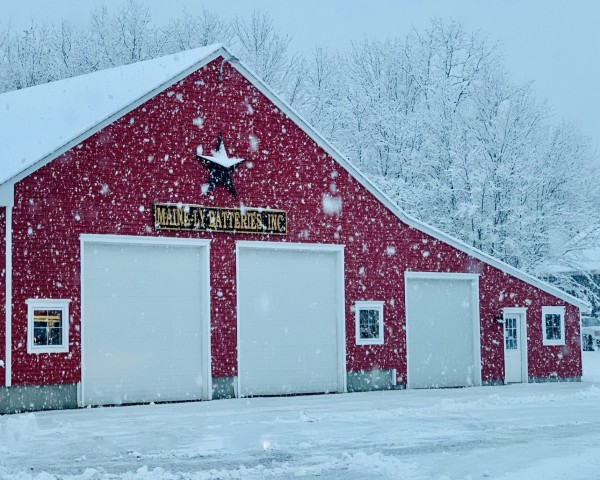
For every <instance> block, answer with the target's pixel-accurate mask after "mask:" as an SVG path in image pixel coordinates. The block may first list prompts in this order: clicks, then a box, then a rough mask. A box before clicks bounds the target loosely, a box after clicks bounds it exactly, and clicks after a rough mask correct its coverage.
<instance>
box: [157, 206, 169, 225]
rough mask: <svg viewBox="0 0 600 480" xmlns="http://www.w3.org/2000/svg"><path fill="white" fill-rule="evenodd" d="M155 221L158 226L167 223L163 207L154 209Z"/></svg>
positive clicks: (165, 210)
mask: <svg viewBox="0 0 600 480" xmlns="http://www.w3.org/2000/svg"><path fill="white" fill-rule="evenodd" d="M156 223H157V224H158V225H160V226H162V225H164V224H166V223H167V209H166V208H165V207H158V208H157V209H156Z"/></svg>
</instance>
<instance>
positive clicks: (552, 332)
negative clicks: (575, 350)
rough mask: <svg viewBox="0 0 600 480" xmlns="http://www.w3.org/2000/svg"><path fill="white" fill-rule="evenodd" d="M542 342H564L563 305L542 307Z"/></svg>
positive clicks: (561, 343)
mask: <svg viewBox="0 0 600 480" xmlns="http://www.w3.org/2000/svg"><path fill="white" fill-rule="evenodd" d="M542 343H543V344H544V345H564V344H565V307H542Z"/></svg>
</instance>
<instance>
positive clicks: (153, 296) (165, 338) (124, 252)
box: [82, 241, 210, 405]
mask: <svg viewBox="0 0 600 480" xmlns="http://www.w3.org/2000/svg"><path fill="white" fill-rule="evenodd" d="M207 248H208V247H201V246H200V247H199V246H190V245H185V246H180V245H146V244H123V243H89V242H85V241H84V247H83V255H84V256H83V261H82V265H83V321H82V347H83V349H82V370H83V371H82V402H83V404H85V405H103V404H104V405H106V404H122V403H140V402H151V401H175V400H196V399H202V398H208V392H209V388H210V378H209V374H208V372H209V371H210V370H209V365H208V364H209V363H210V360H209V359H208V354H209V352H208V350H207V349H208V348H209V347H208V345H209V343H208V335H207V333H206V331H207V328H206V323H205V322H206V321H207V318H206V316H207V314H208V308H207V305H208V303H207V302H208V298H207V267H208V266H207V250H206V249H207Z"/></svg>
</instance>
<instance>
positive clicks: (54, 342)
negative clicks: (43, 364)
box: [26, 298, 70, 353]
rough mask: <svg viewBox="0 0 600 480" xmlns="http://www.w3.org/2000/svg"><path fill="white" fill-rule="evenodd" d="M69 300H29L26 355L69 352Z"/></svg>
mask: <svg viewBox="0 0 600 480" xmlns="http://www.w3.org/2000/svg"><path fill="white" fill-rule="evenodd" d="M69 302H70V300H57V299H38V298H31V299H29V300H27V301H26V303H27V353H66V352H68V351H69Z"/></svg>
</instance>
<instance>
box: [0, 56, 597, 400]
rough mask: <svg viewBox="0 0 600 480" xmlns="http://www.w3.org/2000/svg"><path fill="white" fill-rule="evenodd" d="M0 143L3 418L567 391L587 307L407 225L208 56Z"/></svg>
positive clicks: (55, 111)
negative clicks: (432, 391) (375, 395)
mask: <svg viewBox="0 0 600 480" xmlns="http://www.w3.org/2000/svg"><path fill="white" fill-rule="evenodd" d="M0 125H1V128H0V147H1V148H0V157H1V159H0V205H1V210H0V212H1V214H0V238H2V239H3V240H2V242H1V246H0V262H1V268H2V272H3V275H2V279H1V281H2V287H1V288H0V295H1V296H2V298H1V299H0V304H1V305H2V308H3V311H2V313H1V318H2V319H3V320H2V322H0V345H1V348H0V412H9V411H23V410H28V409H44V408H66V407H76V406H84V405H100V404H122V403H138V402H150V401H178V400H197V399H211V398H224V397H232V396H251V395H283V394H298V393H317V392H346V391H361V390H372V389H403V388H435V387H462V386H471V385H486V384H501V383H509V382H528V381H529V382H535V381H548V380H578V379H580V377H581V353H580V334H579V309H580V308H582V307H584V306H585V303H583V302H581V301H580V300H578V299H576V298H574V297H572V296H570V295H567V294H566V293H564V292H562V291H560V290H558V289H556V288H555V287H553V286H551V285H548V284H546V283H543V282H541V281H540V280H538V279H535V278H533V277H531V276H529V275H527V274H525V273H523V272H521V271H519V270H516V269H514V268H512V267H510V266H508V265H506V264H504V263H502V262H500V261H498V260H496V259H494V258H492V257H490V256H488V255H486V254H484V253H482V252H480V251H478V250H475V249H473V248H471V247H469V246H468V245H465V244H463V243H461V242H460V241H458V240H456V239H453V238H450V237H448V236H446V235H444V234H443V233H442V232H439V231H438V230H436V229H434V228H432V227H429V226H427V225H425V224H422V223H420V222H418V221H416V220H415V219H413V218H410V217H409V216H407V215H406V214H404V213H403V212H402V211H401V210H400V209H399V208H398V207H397V206H396V205H394V203H393V202H392V201H390V199H389V198H388V197H387V196H386V195H385V194H384V193H383V192H381V191H380V190H379V189H378V188H377V187H375V186H374V185H373V184H372V183H371V182H370V181H369V180H368V179H367V178H365V176H364V175H363V174H361V173H360V172H359V171H358V170H357V169H356V168H355V167H354V166H353V165H351V164H350V163H349V162H348V161H347V160H346V159H344V157H343V156H342V155H341V154H340V153H339V152H338V151H336V149H335V148H334V147H332V146H331V145H330V144H329V143H328V142H327V141H326V140H325V139H323V138H322V137H321V136H320V135H319V134H318V133H317V132H315V131H314V130H313V129H312V128H311V127H310V125H308V124H307V123H306V122H305V121H304V120H303V119H302V118H301V117H300V116H299V115H298V114H297V113H296V112H294V110H293V109H292V108H290V107H289V106H287V105H286V104H285V102H283V101H282V100H281V99H280V98H278V96H277V95H276V94H274V93H273V92H272V91H271V90H270V89H269V88H268V86H266V85H265V84H264V83H262V82H261V81H260V80H259V79H258V78H256V76H255V75H253V74H252V72H251V71H250V70H248V69H247V68H246V67H244V65H243V64H241V63H239V62H238V61H237V60H236V59H235V58H234V57H232V56H231V54H230V53H229V52H228V51H227V50H226V49H225V48H223V47H221V46H213V47H207V48H203V49H198V50H193V51H189V52H184V53H180V54H177V55H172V56H168V57H163V58H160V59H156V60H150V61H147V62H142V63H138V64H133V65H128V66H123V67H119V68H116V69H111V70H105V71H100V72H96V73H92V74H89V75H84V76H80V77H76V78H71V79H66V80H63V81H59V82H54V83H50V84H46V85H41V86H37V87H33V88H28V89H24V90H20V91H15V92H9V93H6V94H3V95H1V96H0ZM398 394H399V395H401V393H400V392H399V393H398Z"/></svg>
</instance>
